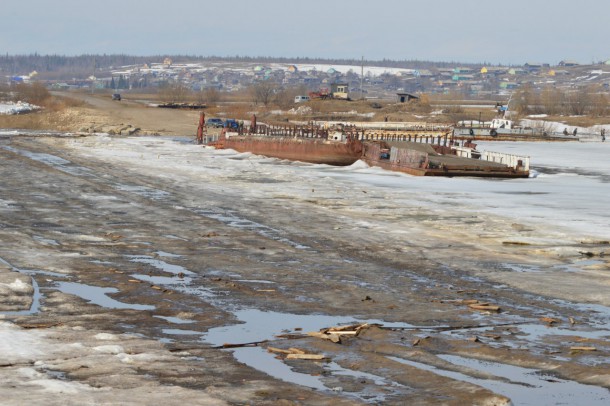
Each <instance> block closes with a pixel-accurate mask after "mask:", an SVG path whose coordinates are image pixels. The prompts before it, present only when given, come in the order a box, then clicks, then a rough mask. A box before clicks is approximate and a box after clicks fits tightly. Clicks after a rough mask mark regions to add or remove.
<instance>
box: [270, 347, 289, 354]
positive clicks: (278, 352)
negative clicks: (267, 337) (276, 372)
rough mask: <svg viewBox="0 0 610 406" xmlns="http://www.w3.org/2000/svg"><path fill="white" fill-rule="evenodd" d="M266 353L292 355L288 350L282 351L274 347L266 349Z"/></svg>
mask: <svg viewBox="0 0 610 406" xmlns="http://www.w3.org/2000/svg"><path fill="white" fill-rule="evenodd" d="M267 351H268V352H274V353H276V354H292V352H291V351H290V350H283V349H281V348H275V347H267Z"/></svg>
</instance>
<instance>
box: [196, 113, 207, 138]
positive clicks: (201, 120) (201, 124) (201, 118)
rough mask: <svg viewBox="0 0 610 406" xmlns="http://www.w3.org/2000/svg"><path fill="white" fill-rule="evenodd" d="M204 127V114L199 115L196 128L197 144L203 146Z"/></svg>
mask: <svg viewBox="0 0 610 406" xmlns="http://www.w3.org/2000/svg"><path fill="white" fill-rule="evenodd" d="M204 127H205V113H204V112H203V111H202V112H201V114H200V115H199V126H197V144H200V145H201V144H203V129H204Z"/></svg>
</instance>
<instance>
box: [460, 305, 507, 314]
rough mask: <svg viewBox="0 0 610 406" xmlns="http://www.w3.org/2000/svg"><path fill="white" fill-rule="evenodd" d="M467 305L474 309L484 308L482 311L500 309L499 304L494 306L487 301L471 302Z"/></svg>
mask: <svg viewBox="0 0 610 406" xmlns="http://www.w3.org/2000/svg"><path fill="white" fill-rule="evenodd" d="M468 307H470V308H471V309H474V310H484V311H488V312H496V313H497V312H499V311H500V306H494V305H491V304H489V303H473V304H469V305H468Z"/></svg>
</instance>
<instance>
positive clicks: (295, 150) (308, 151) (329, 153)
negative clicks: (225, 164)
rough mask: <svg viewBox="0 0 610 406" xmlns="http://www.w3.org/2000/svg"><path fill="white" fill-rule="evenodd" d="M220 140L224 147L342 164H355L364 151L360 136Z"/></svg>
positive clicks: (302, 159) (292, 158)
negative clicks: (333, 139)
mask: <svg viewBox="0 0 610 406" xmlns="http://www.w3.org/2000/svg"><path fill="white" fill-rule="evenodd" d="M219 144H220V145H219V146H220V147H222V148H231V149H234V150H236V151H239V152H251V153H253V154H257V155H264V156H268V157H273V158H280V159H289V160H293V161H302V162H309V163H314V164H328V165H339V166H346V165H351V164H353V163H354V162H356V161H357V160H358V159H360V157H361V155H362V142H360V141H358V140H348V141H346V142H336V141H328V140H326V139H323V138H296V137H266V136H252V135H246V136H231V137H226V138H225V139H223V140H221V141H220V142H219Z"/></svg>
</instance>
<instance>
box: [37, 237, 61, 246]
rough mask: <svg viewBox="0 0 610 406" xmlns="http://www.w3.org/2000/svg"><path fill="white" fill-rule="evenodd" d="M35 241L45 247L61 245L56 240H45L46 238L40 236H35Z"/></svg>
mask: <svg viewBox="0 0 610 406" xmlns="http://www.w3.org/2000/svg"><path fill="white" fill-rule="evenodd" d="M34 240H36V241H38V242H40V243H42V244H44V245H55V246H58V245H60V244H59V243H58V242H57V241H56V240H53V239H50V238H44V237H41V236H39V235H35V236H34Z"/></svg>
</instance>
